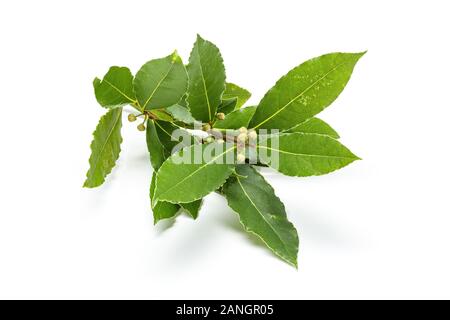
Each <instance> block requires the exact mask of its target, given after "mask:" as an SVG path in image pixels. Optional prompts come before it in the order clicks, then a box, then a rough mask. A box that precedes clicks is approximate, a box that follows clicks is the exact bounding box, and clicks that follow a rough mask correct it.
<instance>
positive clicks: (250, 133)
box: [248, 130, 258, 140]
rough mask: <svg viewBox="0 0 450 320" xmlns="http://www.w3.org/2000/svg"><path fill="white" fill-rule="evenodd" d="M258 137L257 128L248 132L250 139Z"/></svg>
mask: <svg viewBox="0 0 450 320" xmlns="http://www.w3.org/2000/svg"><path fill="white" fill-rule="evenodd" d="M257 137H258V134H257V133H256V131H255V130H252V131H250V132H249V133H248V138H249V139H250V140H256V138H257Z"/></svg>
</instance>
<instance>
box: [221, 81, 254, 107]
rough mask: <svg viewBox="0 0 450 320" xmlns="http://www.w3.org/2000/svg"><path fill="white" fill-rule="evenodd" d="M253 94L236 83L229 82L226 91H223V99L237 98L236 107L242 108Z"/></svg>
mask: <svg viewBox="0 0 450 320" xmlns="http://www.w3.org/2000/svg"><path fill="white" fill-rule="evenodd" d="M251 96H252V94H251V93H250V92H249V91H248V90H246V89H244V88H241V87H239V86H238V85H235V84H234V83H227V84H226V87H225V92H224V93H223V96H222V100H230V99H237V101H236V109H239V108H241V107H242V106H243V105H244V104H245V103H246V102H247V100H248V99H250V97H251Z"/></svg>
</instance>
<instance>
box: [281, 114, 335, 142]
mask: <svg viewBox="0 0 450 320" xmlns="http://www.w3.org/2000/svg"><path fill="white" fill-rule="evenodd" d="M287 132H290V133H293V132H301V133H316V134H324V135H326V136H330V137H332V138H334V139H339V134H338V133H337V132H336V131H335V130H334V129H333V128H332V127H331V126H330V125H329V124H328V123H326V122H325V121H323V120H320V119H319V118H311V119H309V120H306V121H305V122H303V123H301V124H299V125H298V126H296V127H294V128H292V129H289V130H288V131H287Z"/></svg>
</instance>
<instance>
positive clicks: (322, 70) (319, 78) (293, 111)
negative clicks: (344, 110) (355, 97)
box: [250, 53, 364, 130]
mask: <svg viewBox="0 0 450 320" xmlns="http://www.w3.org/2000/svg"><path fill="white" fill-rule="evenodd" d="M363 55H364V53H330V54H326V55H323V56H320V57H318V58H314V59H311V60H308V61H306V62H304V63H302V64H301V65H299V66H298V67H296V68H294V69H292V70H291V71H289V72H288V73H287V74H286V75H285V76H283V77H282V78H281V79H280V80H278V81H277V83H276V84H275V86H274V87H273V88H272V89H270V90H269V92H267V93H266V95H265V96H264V98H263V99H262V100H261V102H260V103H259V105H258V109H257V110H256V113H255V115H254V117H253V119H252V121H251V122H250V127H252V128H259V129H280V130H285V129H290V128H293V127H295V126H296V125H298V124H299V123H302V122H304V121H305V120H308V119H309V118H312V117H313V116H315V115H316V114H318V113H319V112H320V111H322V110H323V109H325V108H326V107H328V106H329V105H330V104H331V103H332V102H333V101H334V100H335V99H336V98H337V97H338V95H339V94H340V93H341V92H342V90H343V89H344V87H345V85H346V84H347V82H348V80H349V79H350V76H351V74H352V72H353V68H354V66H355V64H356V62H358V60H359V58H361V57H362V56H363Z"/></svg>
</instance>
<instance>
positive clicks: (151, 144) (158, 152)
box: [146, 120, 166, 171]
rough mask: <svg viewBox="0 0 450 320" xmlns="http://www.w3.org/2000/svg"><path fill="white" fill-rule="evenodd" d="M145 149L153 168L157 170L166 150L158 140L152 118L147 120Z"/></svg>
mask: <svg viewBox="0 0 450 320" xmlns="http://www.w3.org/2000/svg"><path fill="white" fill-rule="evenodd" d="M146 136H147V149H148V152H149V153H150V161H151V163H152V166H153V169H154V170H155V171H158V169H159V167H161V165H162V164H163V163H164V161H165V160H166V150H165V149H164V145H163V144H162V143H161V140H159V136H158V132H157V131H156V126H155V122H154V121H153V120H148V121H147V134H146Z"/></svg>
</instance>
